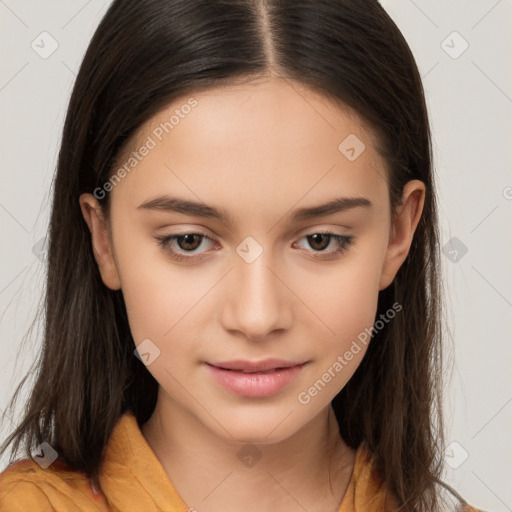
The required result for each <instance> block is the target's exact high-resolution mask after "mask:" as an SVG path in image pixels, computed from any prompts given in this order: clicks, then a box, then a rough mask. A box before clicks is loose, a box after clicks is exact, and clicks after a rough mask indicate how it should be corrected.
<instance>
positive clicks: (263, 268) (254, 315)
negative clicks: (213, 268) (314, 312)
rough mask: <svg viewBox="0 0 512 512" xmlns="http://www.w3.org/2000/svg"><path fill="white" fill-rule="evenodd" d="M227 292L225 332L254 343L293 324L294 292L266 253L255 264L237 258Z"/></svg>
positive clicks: (224, 308)
mask: <svg viewBox="0 0 512 512" xmlns="http://www.w3.org/2000/svg"><path fill="white" fill-rule="evenodd" d="M234 265H235V268H234V269H233V270H232V271H231V272H230V275H229V277H228V279H227V281H226V285H225V286H226V288H227V289H225V290H224V301H223V304H222V313H221V321H222V323H223V327H224V329H226V330H227V331H230V332H231V333H236V334H237V335H238V336H243V337H245V338H247V339H249V340H251V341H258V340H263V339H265V338H267V337H268V336H269V335H270V334H271V333H273V332H274V331H279V330H281V331H284V330H286V329H289V328H290V326H291V324H292V317H293V315H292V296H293V294H292V292H291V291H290V290H289V289H288V288H287V286H286V285H285V284H284V283H285V282H286V277H285V276H284V275H280V274H281V272H280V270H279V269H278V268H276V266H275V265H273V264H272V262H271V261H270V260H269V259H268V258H267V256H266V253H265V251H263V253H262V254H261V255H260V256H259V257H258V258H257V259H256V260H255V261H252V262H250V263H249V262H247V261H245V260H244V259H243V258H242V257H239V256H238V255H237V256H236V257H235V261H234Z"/></svg>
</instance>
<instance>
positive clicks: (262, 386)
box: [205, 359, 306, 398]
mask: <svg viewBox="0 0 512 512" xmlns="http://www.w3.org/2000/svg"><path fill="white" fill-rule="evenodd" d="M305 365H306V363H296V362H292V361H284V360H282V359H266V360H264V361H241V360H237V361H220V362H215V363H206V365H205V366H206V369H207V370H208V372H209V374H210V375H211V376H212V377H213V378H214V380H215V381H216V382H217V383H218V384H220V385H221V386H222V387H223V388H225V389H227V390H229V391H231V392H232V393H235V394H237V395H239V396H243V397H247V398H266V397H270V396H272V395H275V394H277V393H279V392H280V391H281V390H283V389H284V388H286V387H287V386H288V385H289V384H290V383H291V382H292V381H293V380H295V379H296V378H297V377H298V375H299V374H300V372H301V370H302V368H303V367H304V366H305Z"/></svg>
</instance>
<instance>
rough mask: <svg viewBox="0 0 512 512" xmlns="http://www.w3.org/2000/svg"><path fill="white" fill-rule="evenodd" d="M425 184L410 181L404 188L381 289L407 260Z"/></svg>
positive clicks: (380, 283) (421, 211) (421, 205)
mask: <svg viewBox="0 0 512 512" xmlns="http://www.w3.org/2000/svg"><path fill="white" fill-rule="evenodd" d="M424 203H425V184H424V183H423V182H422V181H419V180H412V181H409V182H408V183H407V184H406V185H405V187H404V190H403V194H402V202H401V203H400V205H398V206H397V208H396V210H395V219H394V221H393V225H392V232H391V237H390V240H389V244H388V248H387V251H386V257H385V260H384V264H383V266H382V272H381V277H380V282H379V290H384V289H385V288H387V287H388V286H389V285H390V284H391V283H392V282H393V279H394V278H395V276H396V274H397V272H398V270H399V269H400V267H401V265H402V263H403V262H404V261H405V258H406V257H407V254H408V253H409V249H410V247H411V243H412V240H413V237H414V233H415V231H416V228H417V226H418V223H419V221H420V218H421V215H422V213H423V206H424Z"/></svg>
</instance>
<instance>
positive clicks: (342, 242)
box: [303, 231, 354, 259]
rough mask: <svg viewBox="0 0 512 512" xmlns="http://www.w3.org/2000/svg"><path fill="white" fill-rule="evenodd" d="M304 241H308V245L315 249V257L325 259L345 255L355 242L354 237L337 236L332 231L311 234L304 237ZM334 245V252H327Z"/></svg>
mask: <svg viewBox="0 0 512 512" xmlns="http://www.w3.org/2000/svg"><path fill="white" fill-rule="evenodd" d="M303 239H305V240H307V243H308V245H309V246H310V247H311V248H313V249H314V251H313V252H314V253H317V254H314V256H313V257H314V258H323V259H328V258H332V257H335V256H336V255H337V254H342V253H344V252H345V251H346V250H347V248H348V247H349V246H350V245H351V244H352V243H353V241H354V237H353V236H347V235H337V234H336V233H333V232H332V231H322V232H318V233H311V234H310V235H306V236H305V237H303ZM332 242H334V243H332ZM332 245H334V250H326V249H327V248H328V247H329V246H332Z"/></svg>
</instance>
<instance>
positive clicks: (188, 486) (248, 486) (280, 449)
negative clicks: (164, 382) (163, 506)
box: [142, 395, 355, 512]
mask: <svg viewBox="0 0 512 512" xmlns="http://www.w3.org/2000/svg"><path fill="white" fill-rule="evenodd" d="M142 434H143V436H144V437H145V439H146V441H147V442H148V444H149V446H150V447H151V449H152V450H153V452H154V453H155V455H156V457H157V458H158V460H159V461H160V463H161V465H162V467H163V468H164V470H165V472H166V473H167V475H168V476H169V479H170V481H171V482H172V484H173V486H174V487H175V489H176V490H177V492H178V494H179V495H180V496H181V498H182V499H183V501H184V502H185V503H186V504H187V506H189V507H195V508H197V509H198V510H201V512H216V511H221V510H222V511H225V510H245V511H247V512H250V511H252V510H254V511H256V510H257V511H261V510H271V509H276V508H277V507H278V506H280V508H281V509H283V510H287V511H290V512H292V511H295V510H297V511H301V512H303V511H304V509H305V510H308V511H310V512H314V511H317V510H318V511H322V512H336V511H337V510H338V508H339V504H340V502H341V500H342V498H343V496H344V494H345V491H346V489H347V487H348V483H349V481H350V477H351V474H352V469H353V466H354V460H355V450H353V449H351V448H349V447H348V446H347V445H346V444H345V442H344V441H343V439H342V438H341V436H340V434H339V429H338V423H337V420H336V417H335V415H334V411H333V410H332V409H331V408H330V407H326V408H325V409H324V410H323V411H321V412H320V413H319V414H318V415H317V416H316V417H314V418H313V419H312V420H311V421H310V422H309V423H308V424H306V425H305V426H304V427H303V428H302V429H300V430H299V431H298V432H296V433H295V434H293V435H292V436H290V437H289V438H287V439H285V440H283V441H280V442H278V443H273V444H257V445H256V444H255V445H251V444H244V443H240V442H236V441H233V440H232V439H229V438H228V437H226V438H223V437H219V436H218V435H216V434H215V433H213V432H211V431H210V430H208V429H207V428H206V427H205V426H204V425H203V424H202V423H200V422H198V421H197V419H196V418H195V417H192V416H191V415H188V414H186V413H185V412H184V411H182V410H180V409H179V407H178V406H177V404H175V403H172V404H171V403H170V401H169V402H167V401H164V400H162V399H161V395H159V399H158V401H157V406H156V408H155V411H154V413H153V415H152V416H151V418H150V419H149V420H148V421H147V422H146V423H145V424H144V425H143V426H142ZM241 449H242V451H241V452H240V450H241Z"/></svg>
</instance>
